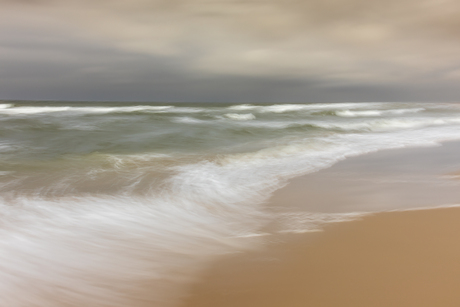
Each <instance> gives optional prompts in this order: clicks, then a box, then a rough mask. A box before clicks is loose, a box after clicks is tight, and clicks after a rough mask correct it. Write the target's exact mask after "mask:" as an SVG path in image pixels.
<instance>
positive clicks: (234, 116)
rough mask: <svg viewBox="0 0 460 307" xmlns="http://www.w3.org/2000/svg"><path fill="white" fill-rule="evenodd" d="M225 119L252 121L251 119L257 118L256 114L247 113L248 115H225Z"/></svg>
mask: <svg viewBox="0 0 460 307" xmlns="http://www.w3.org/2000/svg"><path fill="white" fill-rule="evenodd" d="M225 117H227V118H230V119H234V120H251V119H255V118H256V117H255V116H254V114H252V113H247V114H238V113H227V114H225Z"/></svg>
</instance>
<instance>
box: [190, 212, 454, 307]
mask: <svg viewBox="0 0 460 307" xmlns="http://www.w3.org/2000/svg"><path fill="white" fill-rule="evenodd" d="M459 238H460V208H448V209H445V208H443V209H432V210H419V211H405V212H387V213H378V214H374V215H372V216H367V217H365V218H363V219H362V220H361V221H353V222H345V223H338V224H331V225H328V226H326V229H325V231H324V232H321V233H307V234H304V235H291V236H289V237H285V238H284V239H283V240H282V241H284V242H280V243H273V244H270V245H269V246H267V248H266V249H265V250H263V251H259V252H253V253H246V254H241V255H237V256H229V257H227V258H226V259H222V260H221V261H218V262H216V263H215V264H214V266H213V267H212V268H211V269H210V270H208V271H207V272H206V273H205V274H204V275H203V281H202V282H201V283H197V284H195V285H194V286H193V287H192V289H191V292H190V296H189V297H188V298H187V299H186V301H185V304H184V305H183V306H186V307H192V306H193V307H198V306H199V307H208V306H209V307H211V306H212V307H216V306H219V307H230V306H231V307H236V306H238V307H259V306H260V307H262V306H264V307H275V306H276V307H281V306H290V307H296V306H299V307H300V306H302V307H305V306H314V307H323V306H324V307H326V306H328V307H329V306H331V307H332V306H334V307H338V306H350V307H351V306H353V307H361V306H362V307H369V306H392V307H396V306H404V307H407V306H418V307H420V306H443V307H446V306H460V291H458V287H459V285H460V243H459V242H460V240H459Z"/></svg>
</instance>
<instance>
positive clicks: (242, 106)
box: [227, 104, 257, 111]
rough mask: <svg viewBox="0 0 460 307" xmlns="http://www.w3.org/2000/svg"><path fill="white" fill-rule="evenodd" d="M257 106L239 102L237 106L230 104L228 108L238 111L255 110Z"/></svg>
mask: <svg viewBox="0 0 460 307" xmlns="http://www.w3.org/2000/svg"><path fill="white" fill-rule="evenodd" d="M256 108H257V106H254V105H250V104H239V105H235V106H230V107H228V108H227V109H229V110H236V111H246V110H253V109H256Z"/></svg>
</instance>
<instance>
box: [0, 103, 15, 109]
mask: <svg viewBox="0 0 460 307" xmlns="http://www.w3.org/2000/svg"><path fill="white" fill-rule="evenodd" d="M12 106H13V104H11V103H1V104H0V109H7V108H11V107H12Z"/></svg>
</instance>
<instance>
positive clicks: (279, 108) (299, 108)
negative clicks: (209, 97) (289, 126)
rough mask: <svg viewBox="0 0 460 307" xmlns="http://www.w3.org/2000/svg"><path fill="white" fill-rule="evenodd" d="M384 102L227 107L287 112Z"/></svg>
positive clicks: (375, 104) (368, 105)
mask: <svg viewBox="0 0 460 307" xmlns="http://www.w3.org/2000/svg"><path fill="white" fill-rule="evenodd" d="M381 105H382V103H377V102H366V103H364V102H342V103H304V104H275V105H268V106H266V105H250V104H241V105H234V106H230V107H228V108H227V109H229V110H234V111H247V110H254V111H257V112H260V113H286V112H294V111H302V110H306V111H309V110H312V111H316V110H331V109H343V108H357V109H359V108H368V107H375V106H381Z"/></svg>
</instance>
